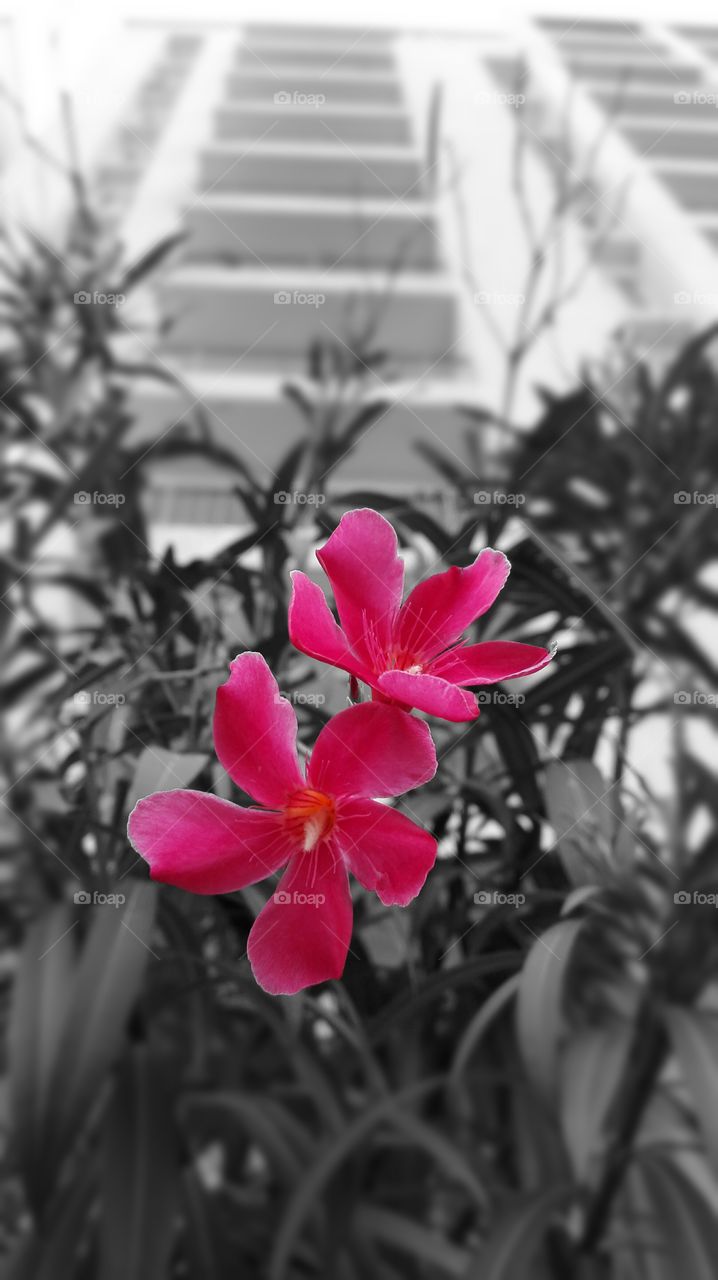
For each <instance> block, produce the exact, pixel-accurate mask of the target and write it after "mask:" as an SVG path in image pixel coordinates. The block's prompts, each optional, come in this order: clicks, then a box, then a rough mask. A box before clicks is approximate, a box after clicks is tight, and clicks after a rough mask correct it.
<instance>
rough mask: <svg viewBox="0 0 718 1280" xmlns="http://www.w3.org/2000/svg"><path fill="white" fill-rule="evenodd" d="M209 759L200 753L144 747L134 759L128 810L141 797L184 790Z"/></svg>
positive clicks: (128, 795)
mask: <svg viewBox="0 0 718 1280" xmlns="http://www.w3.org/2000/svg"><path fill="white" fill-rule="evenodd" d="M208 759H209V757H208V756H207V755H206V753H204V752H200V751H168V750H167V748H166V747H145V748H144V750H143V751H141V752H140V755H139V757H138V759H137V764H136V765H135V772H134V775H133V777H132V782H131V783H130V788H129V791H128V794H127V805H128V808H130V809H132V808H133V807H134V805H136V803H137V801H138V800H141V799H142V798H143V796H149V795H151V794H152V793H153V792H154V791H175V790H180V791H181V790H182V789H183V788H184V787H188V786H189V785H190V783H191V782H194V779H195V778H196V777H197V775H198V774H199V773H201V772H202V769H203V768H204V766H205V765H206V763H207V761H208Z"/></svg>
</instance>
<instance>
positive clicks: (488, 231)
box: [6, 15, 718, 545]
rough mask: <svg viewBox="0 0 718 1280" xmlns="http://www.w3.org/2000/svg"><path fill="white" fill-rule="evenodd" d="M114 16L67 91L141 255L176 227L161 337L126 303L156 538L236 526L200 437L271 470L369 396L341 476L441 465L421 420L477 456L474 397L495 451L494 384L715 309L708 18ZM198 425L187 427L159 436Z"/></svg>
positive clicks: (438, 439)
mask: <svg viewBox="0 0 718 1280" xmlns="http://www.w3.org/2000/svg"><path fill="white" fill-rule="evenodd" d="M113 38H114V40H115V48H116V56H115V58H114V59H113V65H114V66H115V71H114V73H113V74H114V80H113V79H112V76H110V77H109V79H108V77H107V76H105V75H104V74H103V69H102V67H99V68H98V67H97V65H96V64H93V67H92V71H91V74H88V77H87V79H83V80H82V82H81V83H80V84H78V83H77V80H75V82H74V84H73V85H72V86H71V92H70V97H71V98H73V99H74V100H75V103H76V109H77V119H78V124H79V125H81V126H82V127H81V129H80V133H81V134H82V136H83V138H84V139H85V143H84V146H85V156H86V157H89V164H90V170H91V175H92V186H93V190H94V193H95V197H96V199H97V201H98V202H99V203H100V204H101V206H102V208H103V209H104V212H105V214H106V216H107V217H108V219H111V220H112V221H113V223H114V224H115V226H116V228H117V231H118V233H119V234H120V235H121V236H122V237H123V239H124V240H125V241H126V243H127V245H128V253H129V254H130V255H132V254H136V253H138V252H140V251H141V250H143V249H144V248H146V247H147V246H148V245H149V244H151V243H152V242H153V240H154V239H156V238H157V237H158V236H159V235H161V234H164V233H167V232H170V231H172V230H173V229H174V228H176V227H178V228H181V229H182V230H183V232H184V233H185V238H184V240H183V242H182V244H181V245H180V246H179V247H178V248H177V250H176V251H175V253H174V254H173V256H172V259H171V262H170V263H169V264H168V265H167V266H166V267H165V268H164V269H163V271H162V274H161V279H160V282H159V284H158V289H157V296H156V298H155V299H153V303H154V305H155V306H156V308H157V311H158V313H159V314H161V315H162V316H164V317H166V318H167V321H168V324H167V326H166V327H165V328H164V329H163V331H162V332H163V336H162V338H161V340H159V341H158V340H157V338H156V337H153V338H152V340H151V341H149V343H148V339H147V334H146V332H144V331H143V330H142V329H141V328H140V327H139V326H136V324H135V321H134V320H133V317H132V316H131V315H130V314H129V313H128V314H127V316H126V317H125V316H124V315H123V316H122V321H123V324H125V325H126V328H127V332H128V341H130V342H134V343H135V344H136V348H137V350H138V352H144V354H145V355H146V356H147V357H148V359H149V360H151V361H154V362H156V364H157V366H158V368H160V369H161V370H162V371H163V373H165V374H167V373H169V374H171V376H172V379H173V381H169V380H168V379H167V378H166V377H165V378H164V379H163V380H159V379H148V380H147V381H146V383H144V384H142V385H141V386H140V387H139V388H138V391H137V400H136V410H137V421H136V425H135V428H134V433H133V436H132V441H133V443H134V444H135V445H137V446H138V447H139V448H140V449H142V450H146V454H145V465H146V467H147V468H148V469H149V472H150V474H151V477H152V494H151V509H152V513H153V518H154V522H155V527H156V529H157V530H158V534H157V536H158V538H159V539H160V541H161V540H164V541H167V539H170V540H172V539H173V538H175V537H180V535H182V536H189V537H190V539H191V540H192V542H193V545H198V544H197V539H200V540H201V538H202V537H203V536H204V535H205V534H206V535H207V536H208V537H210V538H212V537H214V536H215V535H219V534H221V533H222V530H223V528H224V526H229V527H235V526H236V523H237V520H238V518H239V507H238V504H237V502H236V500H235V498H234V497H233V495H232V492H231V475H229V474H228V473H227V470H226V468H222V467H221V466H220V465H218V464H217V463H216V462H211V461H210V460H209V459H208V458H207V457H206V456H205V457H203V456H202V448H201V442H202V441H203V440H206V439H208V438H210V439H211V440H212V441H213V442H214V443H216V444H217V445H218V446H220V447H221V448H222V449H225V450H228V451H229V452H230V453H232V452H237V453H239V454H240V455H241V457H242V458H243V460H244V461H245V463H246V464H247V465H248V466H249V467H250V469H251V470H252V472H253V474H254V475H255V476H256V479H257V482H258V483H259V484H262V485H263V486H264V487H267V486H268V485H271V484H272V483H273V481H274V480H276V475H277V469H278V464H279V462H280V460H281V458H282V456H283V455H284V454H285V453H286V451H287V449H288V448H289V447H290V445H291V443H292V442H293V441H295V440H298V439H299V438H300V436H301V434H302V432H303V431H304V430H306V418H307V414H309V416H310V417H311V419H312V423H313V426H312V430H314V431H316V432H321V431H325V430H328V429H329V427H328V425H327V424H328V423H329V422H330V421H331V422H332V423H333V424H334V428H333V429H336V428H337V424H339V425H341V424H342V423H346V422H347V421H349V420H350V419H351V417H352V415H356V414H357V412H358V411H359V409H360V408H362V407H366V406H368V405H375V406H376V413H375V414H374V415H373V416H369V417H367V419H366V425H365V427H364V428H363V429H362V430H360V431H359V433H358V437H357V440H356V444H355V448H354V449H353V450H352V451H351V453H350V454H347V456H346V458H344V459H343V460H342V461H341V463H340V464H339V465H337V466H336V467H335V468H334V469H333V473H332V483H333V484H334V486H335V488H336V487H337V486H338V487H340V488H341V487H344V488H356V487H357V486H358V485H369V486H373V487H376V486H380V487H382V486H383V487H385V488H387V489H388V490H389V491H391V492H402V491H405V490H407V489H411V490H412V491H416V490H417V489H418V490H423V491H426V492H427V493H430V492H431V491H432V490H436V488H437V485H438V481H437V476H436V474H435V473H434V471H433V470H432V468H431V466H430V465H429V464H428V463H427V461H426V459H425V458H424V456H423V455H422V453H421V452H420V450H417V448H416V447H415V446H416V445H417V444H421V443H426V444H430V445H434V446H436V445H438V444H442V445H443V446H444V447H445V448H446V449H448V450H449V451H450V452H451V454H452V455H453V457H454V458H455V459H461V458H463V457H465V446H464V436H465V433H466V430H467V427H469V426H470V425H471V424H473V429H474V434H475V437H476V438H477V440H478V441H479V446H480V448H484V449H486V450H488V451H490V448H491V440H492V435H491V429H490V428H489V427H485V426H483V425H482V426H480V427H478V428H477V427H476V423H477V422H478V421H481V419H480V418H477V417H476V416H475V415H476V411H479V414H480V413H481V412H482V411H483V410H484V409H489V410H490V411H492V412H494V413H498V414H499V415H500V416H501V415H504V414H508V415H509V416H510V417H511V418H512V419H513V420H516V421H518V422H519V423H522V422H523V423H525V422H529V421H530V420H531V417H532V414H533V413H534V412H535V410H536V407H537V404H538V401H537V399H536V394H535V387H536V384H537V383H539V382H540V383H541V384H542V385H546V384H549V385H555V386H569V385H571V383H572V381H573V380H574V379H575V378H576V377H578V376H580V375H581V370H582V368H585V366H586V365H587V364H591V363H597V362H599V361H600V360H601V358H602V356H603V354H604V352H605V351H606V349H607V346H608V345H610V344H611V343H613V344H614V345H615V344H616V343H617V344H618V349H619V350H618V357H617V359H618V364H617V366H616V372H615V376H610V375H608V374H607V375H605V376H606V379H607V380H606V388H607V390H611V389H613V388H614V387H615V388H619V387H620V384H621V381H622V378H623V377H624V376H625V373H626V369H627V368H630V366H631V365H632V364H633V363H634V362H635V361H637V360H639V359H641V358H646V359H648V360H651V361H661V360H665V358H666V356H667V355H668V354H670V353H671V352H672V351H675V349H676V347H677V346H678V345H679V344H680V342H682V341H683V340H684V339H685V337H686V335H687V334H688V333H689V332H690V331H691V330H692V329H695V328H697V327H700V326H702V325H705V324H707V323H708V322H710V321H711V320H712V319H715V318H716V317H717V316H718V271H717V269H716V249H717V248H718V167H717V156H716V149H715V148H716V140H717V139H718V112H716V101H717V100H718V84H717V83H716V80H717V77H718V71H717V70H716V64H715V61H714V59H718V27H716V28H715V29H709V28H694V29H689V28H687V27H685V26H680V25H676V26H673V27H670V28H669V27H667V26H658V25H657V24H653V23H640V24H631V23H629V22H622V21H612V20H596V21H585V20H581V21H577V20H575V19H574V18H572V17H571V16H570V15H567V16H566V17H565V18H550V19H546V20H538V21H535V22H525V23H523V24H521V25H511V26H506V27H502V26H501V23H500V17H499V18H497V19H495V20H494V21H493V24H492V25H491V27H490V28H489V26H488V24H487V25H486V27H485V28H482V29H474V30H470V31H462V32H457V31H453V32H450V33H446V32H443V33H442V32H441V31H436V30H434V31H430V30H426V29H421V30H392V29H384V28H377V27H374V28H370V29H366V28H363V27H360V26H353V27H350V26H343V25H333V26H327V25H323V26H318V25H313V26H312V25H299V24H296V25H270V24H260V23H254V24H252V25H246V26H238V25H234V24H229V23H211V22H207V23H203V22H202V21H201V20H200V19H199V17H198V20H197V22H193V23H189V24H188V23H178V24H175V25H166V26H164V27H163V26H162V25H161V24H156V23H154V24H153V23H146V22H142V21H141V20H137V21H135V22H126V23H123V24H121V29H119V28H118V30H117V31H116V32H115V35H114V37H113ZM118 64H119V66H120V68H121V69H122V74H121V77H120V81H119V82H118V78H117V65H118ZM118 83H121V87H122V92H121V94H120V93H119V92H118V90H117V86H118ZM113 86H114V88H113ZM100 105H101V108H102V109H100ZM88 138H89V139H90V141H87V139H88ZM11 152H12V148H11V147H10V148H9V153H11ZM6 171H7V170H6ZM148 345H149V347H150V350H149V351H147V350H146V348H147V346H148ZM512 352H513V353H514V357H515V353H516V352H519V358H518V360H517V361H516V368H517V370H518V374H519V376H518V377H517V379H516V385H513V386H512V385H511V384H510V382H509V381H508V380H507V376H506V368H507V358H508V359H509V364H510V363H511V353H512ZM290 383H291V384H292V385H294V386H295V387H298V388H299V390H300V393H301V394H300V396H299V397H297V396H291V395H288V394H287V385H288V384H290ZM300 402H301V404H300ZM301 405H304V409H302V408H301ZM467 409H468V410H469V411H470V412H469V414H468V415H467V412H466V410H467ZM472 412H473V415H474V416H472ZM187 437H191V438H194V439H196V440H197V441H198V450H197V453H196V455H194V456H192V457H191V458H189V457H184V458H181V459H180V458H177V459H175V460H171V459H168V458H166V457H165V458H160V455H159V453H158V452H157V445H158V442H166V441H168V440H180V439H185V438H187ZM153 454H156V458H157V462H156V466H155V465H154V458H153Z"/></svg>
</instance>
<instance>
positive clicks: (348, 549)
mask: <svg viewBox="0 0 718 1280" xmlns="http://www.w3.org/2000/svg"><path fill="white" fill-rule="evenodd" d="M317 559H318V561H319V563H320V564H321V566H322V568H323V569H324V572H325V573H326V575H327V577H328V578H329V581H330V583H331V586H332V590H333V592H334V599H335V601H336V606H337V611H338V613H339V618H340V621H341V626H338V625H337V623H336V622H335V621H334V617H333V616H332V613H331V611H330V609H329V606H328V605H327V602H326V600H325V599H324V593H323V592H322V590H321V588H320V587H318V586H317V585H316V584H315V583H313V582H312V581H311V579H310V578H308V577H307V576H306V575H305V574H303V573H300V572H298V571H296V572H294V573H293V574H292V599H291V602H290V605H289V635H290V639H291V641H292V644H293V645H294V646H295V648H297V649H300V650H301V652H302V653H306V654H308V656H309V657H310V658H318V659H319V661H320V662H328V663H330V665H331V666H333V667H341V669H342V670H343V671H348V672H349V673H350V675H353V676H356V677H357V678H358V679H359V680H363V681H364V682H365V683H366V684H368V685H370V686H371V688H372V690H373V691H374V695H373V696H374V697H375V698H379V699H380V700H382V701H384V702H395V703H398V704H400V705H401V706H404V707H407V708H411V707H416V708H417V709H418V710H419V711H426V712H428V713H429V714H430V715H435V716H441V717H442V718H443V719H444V720H474V719H475V718H476V716H478V714H479V708H478V706H477V703H476V698H475V697H474V696H473V695H472V694H470V693H468V692H467V691H466V689H465V688H463V687H462V686H464V685H479V684H481V685H483V684H495V682H496V681H497V680H509V679H512V678H513V677H514V676H526V675H529V674H530V673H531V672H533V671H540V670H541V668H542V667H545V666H546V663H547V662H550V660H551V658H552V657H553V653H552V652H551V651H549V650H548V649H542V648H540V647H539V646H538V645H533V644H518V643H516V642H515V641H510V640H490V641H487V642H485V643H483V644H468V645H467V644H463V643H462V636H463V633H464V632H465V631H466V629H467V627H469V626H470V625H471V623H472V622H475V621H476V619H477V618H480V617H481V616H482V614H484V613H486V611H487V609H490V607H491V605H492V604H493V603H494V600H495V599H496V597H497V595H498V594H499V592H500V590H501V588H502V587H503V585H504V583H505V581H506V579H507V577H508V575H509V571H510V569H511V565H510V564H509V562H508V560H507V559H506V556H505V555H504V554H503V552H501V551H492V550H491V548H487V549H486V550H484V551H481V552H480V553H479V555H478V556H477V557H476V559H475V561H474V563H473V564H471V565H469V566H468V568H466V569H458V568H457V567H456V566H452V568H450V569H447V570H446V572H445V573H437V574H434V576H433V577H431V578H427V579H426V580H425V581H424V582H420V583H419V584H418V585H417V586H416V587H414V590H413V591H412V592H411V593H410V594H409V596H408V597H407V599H406V600H405V601H404V603H403V604H402V603H401V597H402V591H403V585H404V565H403V562H402V560H401V559H400V558H399V554H398V544H397V538H396V534H395V532H394V530H393V528H392V526H391V525H390V524H389V522H388V520H385V519H384V517H383V516H380V515H379V513H378V512H377V511H372V510H370V509H368V508H362V509H360V510H358V511H349V512H348V513H347V514H346V515H345V516H343V517H342V519H341V520H340V522H339V525H338V527H337V528H336V529H335V531H334V533H333V534H332V535H331V537H330V538H329V540H328V541H327V542H326V543H325V544H324V546H323V547H322V549H321V551H318V552H317Z"/></svg>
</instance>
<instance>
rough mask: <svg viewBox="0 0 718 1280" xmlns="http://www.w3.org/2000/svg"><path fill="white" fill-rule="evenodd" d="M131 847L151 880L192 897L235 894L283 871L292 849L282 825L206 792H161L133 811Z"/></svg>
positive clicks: (271, 817)
mask: <svg viewBox="0 0 718 1280" xmlns="http://www.w3.org/2000/svg"><path fill="white" fill-rule="evenodd" d="M127 834H128V836H129V839H130V843H131V844H132V847H133V848H134V849H136V850H137V852H138V853H139V854H140V856H141V857H143V858H144V859H145V861H146V862H148V863H149V866H150V875H151V877H152V879H153V880H161V881H162V882H163V883H165V884H173V885H176V886H177V888H178V889H188V890H189V891H190V893H233V892H234V891H235V889H243V888H245V886H246V885H248V884H255V883H256V881H257V880H263V879H264V878H265V876H269V875H272V873H273V872H275V871H278V870H279V868H280V867H283V866H284V864H285V863H286V862H288V860H289V858H290V857H291V855H292V852H293V848H292V846H291V843H290V841H289V840H288V838H287V836H286V833H285V832H284V831H283V830H282V827H281V825H280V819H279V818H278V816H277V815H276V814H274V813H264V812H262V811H261V810H259V809H241V808H240V807H239V805H237V804H232V803H231V801H229V800H221V799H220V798H219V796H213V795H208V794H207V792H206V791H159V792H157V793H156V794H155V795H152V796H146V797H145V799H144V800H139V801H138V802H137V804H136V805H135V807H134V809H133V810H132V813H131V814H130V820H129V823H128V826H127Z"/></svg>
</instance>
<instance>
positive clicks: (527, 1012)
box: [516, 920, 582, 1106]
mask: <svg viewBox="0 0 718 1280" xmlns="http://www.w3.org/2000/svg"><path fill="white" fill-rule="evenodd" d="M581 925H582V921H580V920H561V921H559V923H558V924H555V925H552V926H551V928H550V929H547V930H546V932H545V933H544V934H542V935H541V937H540V938H537V939H536V942H535V943H534V945H533V946H532V948H531V950H530V952H529V954H528V956H527V958H526V962H525V964H524V967H523V970H522V973H521V981H520V983H519V988H518V998H517V1002H516V1034H517V1037H518V1042H519V1048H520V1050H521V1056H522V1058H523V1062H524V1067H525V1069H526V1072H527V1074H528V1077H529V1079H530V1080H531V1082H532V1083H533V1085H534V1087H535V1089H536V1090H537V1092H538V1093H539V1094H540V1095H541V1096H542V1097H543V1099H544V1101H546V1102H548V1103H549V1105H550V1106H553V1105H554V1102H555V1100H556V1092H557V1083H558V1060H559V1051H560V1042H561V1037H562V1035H563V1031H564V1017H563V996H564V989H565V986H566V978H567V975H568V971H569V967H570V961H571V955H572V952H573V948H574V946H575V943H576V939H577V937H578V934H579V931H580V929H581Z"/></svg>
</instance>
